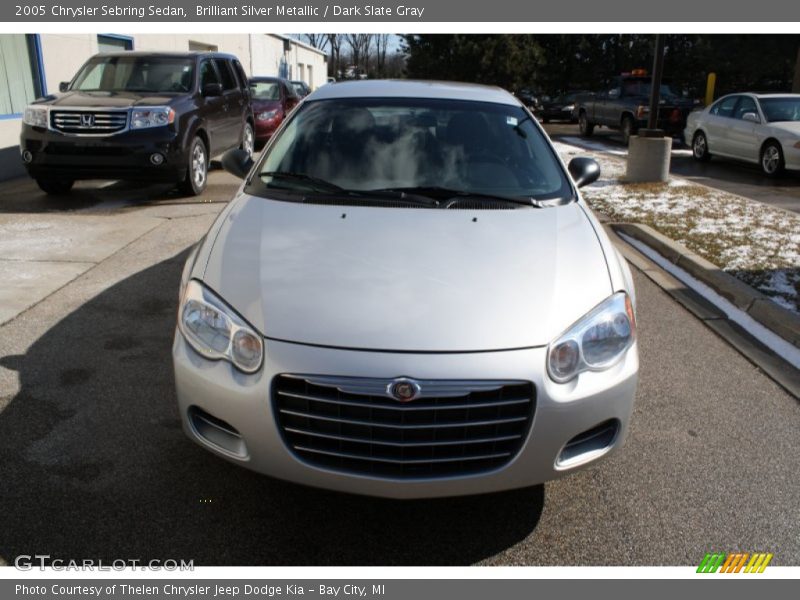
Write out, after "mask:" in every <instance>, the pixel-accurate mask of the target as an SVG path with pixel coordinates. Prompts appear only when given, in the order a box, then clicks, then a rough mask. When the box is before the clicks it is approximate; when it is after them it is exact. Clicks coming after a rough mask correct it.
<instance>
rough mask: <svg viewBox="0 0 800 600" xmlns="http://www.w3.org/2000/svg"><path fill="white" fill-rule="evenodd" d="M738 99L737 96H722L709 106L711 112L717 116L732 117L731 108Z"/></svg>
mask: <svg viewBox="0 0 800 600" xmlns="http://www.w3.org/2000/svg"><path fill="white" fill-rule="evenodd" d="M738 101H739V96H729V97H728V98H723V99H722V100H720V101H719V102H717V103H716V104H715V105H714V106H712V107H711V114H712V115H717V116H718V117H732V116H733V109H734V108H735V107H736V103H737V102H738Z"/></svg>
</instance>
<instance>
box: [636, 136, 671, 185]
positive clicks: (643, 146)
mask: <svg viewBox="0 0 800 600" xmlns="http://www.w3.org/2000/svg"><path fill="white" fill-rule="evenodd" d="M671 151H672V138H668V137H643V136H639V135H634V136H631V139H630V143H629V144H628V170H627V172H626V174H625V180H626V181H630V182H632V183H637V182H646V181H667V180H669V159H670V153H671Z"/></svg>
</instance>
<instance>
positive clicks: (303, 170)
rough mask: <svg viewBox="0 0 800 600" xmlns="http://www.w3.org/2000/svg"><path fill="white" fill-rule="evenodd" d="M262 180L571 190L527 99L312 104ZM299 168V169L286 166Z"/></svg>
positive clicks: (499, 192)
mask: <svg viewBox="0 0 800 600" xmlns="http://www.w3.org/2000/svg"><path fill="white" fill-rule="evenodd" d="M257 173H258V174H259V180H260V184H261V185H259V186H258V188H261V189H256V190H254V192H253V193H260V194H261V195H269V190H268V189H264V188H279V189H281V190H289V191H291V190H293V189H295V190H297V191H298V192H302V193H303V194H307V193H308V192H309V191H311V192H315V191H318V192H327V193H330V192H331V191H332V190H337V189H338V190H341V191H348V192H359V193H362V194H363V193H365V192H370V191H372V192H377V191H380V190H384V191H385V190H407V191H415V190H416V191H418V192H419V193H420V194H422V195H425V193H426V190H432V189H435V190H439V191H440V192H441V191H442V190H451V191H457V192H459V193H467V194H481V195H492V196H499V197H507V198H524V199H529V198H534V199H537V200H545V199H552V198H564V199H568V198H571V196H572V191H571V187H570V185H569V183H568V181H567V179H566V177H565V175H564V172H563V169H562V167H561V165H560V164H559V162H558V160H557V158H556V155H555V152H554V150H553V149H552V148H551V147H550V145H549V143H548V142H547V140H546V138H545V137H544V135H543V134H542V133H541V132H540V130H539V128H538V127H537V126H536V125H534V123H533V122H532V120H531V118H530V116H529V115H528V113H527V112H525V111H524V110H523V109H522V108H521V107H519V106H511V105H504V104H494V103H483V102H471V101H459V100H440V99H416V98H347V99H336V100H322V101H316V102H311V103H307V104H304V105H303V107H302V109H301V110H300V111H299V112H298V113H296V114H295V115H294V117H293V118H292V119H291V121H290V122H289V124H288V125H287V127H286V128H285V129H284V130H283V131H282V132H281V133H280V134H279V137H278V139H276V140H275V142H274V143H273V144H272V146H271V147H270V149H269V150H268V152H267V153H265V156H264V157H263V158H262V160H261V163H260V164H259V165H258V170H257ZM288 175H291V176H288Z"/></svg>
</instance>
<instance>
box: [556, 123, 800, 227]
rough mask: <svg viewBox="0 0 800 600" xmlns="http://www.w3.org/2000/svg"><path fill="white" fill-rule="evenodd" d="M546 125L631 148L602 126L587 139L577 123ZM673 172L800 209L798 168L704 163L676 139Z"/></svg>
mask: <svg viewBox="0 0 800 600" xmlns="http://www.w3.org/2000/svg"><path fill="white" fill-rule="evenodd" d="M544 128H545V130H546V131H547V133H548V134H549V135H550V137H551V138H552V139H554V140H559V141H563V142H565V143H568V144H573V145H576V146H582V145H583V146H585V147H587V148H592V149H601V150H605V151H607V152H609V153H612V154H616V155H618V156H624V155H626V154H627V150H628V149H627V147H626V146H625V144H624V142H623V141H622V136H621V134H620V133H619V132H618V131H613V130H611V129H607V128H603V127H600V128H596V129H595V131H594V134H593V135H592V137H590V138H585V139H584V138H581V137H580V136H579V133H578V126H577V125H575V124H570V123H548V124H547V125H544ZM670 172H671V173H672V174H673V175H679V176H681V177H685V178H686V179H689V180H691V181H695V182H697V183H702V184H704V185H707V186H709V187H712V188H716V189H719V190H723V191H726V192H730V193H733V194H739V195H740V196H745V197H747V198H750V199H752V200H758V201H759V202H764V203H766V204H771V205H773V206H777V207H779V208H783V209H786V210H791V211H793V212H797V213H800V173H797V172H792V173H785V174H784V175H782V176H781V177H778V178H771V177H767V176H765V175H763V174H762V173H761V171H760V169H759V167H758V165H755V164H750V163H746V162H741V161H732V160H728V159H721V158H712V159H711V161H710V162H707V163H701V162H698V161H696V160H694V158H692V153H691V150H690V149H689V148H687V147H685V146H683V145H681V144H678V143H677V142H676V143H675V144H674V147H673V152H672V158H671V163H670Z"/></svg>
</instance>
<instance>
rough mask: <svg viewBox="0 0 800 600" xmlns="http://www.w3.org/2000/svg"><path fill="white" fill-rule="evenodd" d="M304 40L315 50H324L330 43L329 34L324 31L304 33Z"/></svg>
mask: <svg viewBox="0 0 800 600" xmlns="http://www.w3.org/2000/svg"><path fill="white" fill-rule="evenodd" d="M303 38H305V40H304V41H306V42H308V43H309V44H310V45H311V46H314V48H316V49H317V50H322V51H323V52H325V51H326V50H327V48H328V46H329V45H330V43H331V40H330V36H329V35H328V34H326V33H304V34H303Z"/></svg>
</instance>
